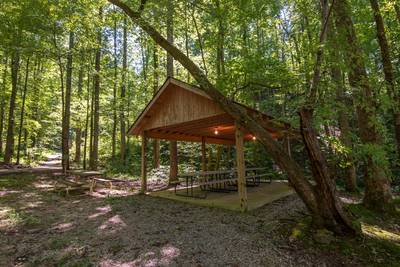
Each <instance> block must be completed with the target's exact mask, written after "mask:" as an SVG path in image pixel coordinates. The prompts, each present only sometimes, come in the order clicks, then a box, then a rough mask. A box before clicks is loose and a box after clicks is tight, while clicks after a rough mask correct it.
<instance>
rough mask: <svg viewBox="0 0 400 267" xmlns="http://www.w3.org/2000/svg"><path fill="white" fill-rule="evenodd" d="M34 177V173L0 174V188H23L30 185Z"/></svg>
mask: <svg viewBox="0 0 400 267" xmlns="http://www.w3.org/2000/svg"><path fill="white" fill-rule="evenodd" d="M35 179H36V175H34V174H22V175H18V174H13V175H5V176H0V189H1V188H7V189H23V188H26V187H27V186H29V185H31V184H32V183H33V181H35Z"/></svg>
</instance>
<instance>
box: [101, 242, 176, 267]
mask: <svg viewBox="0 0 400 267" xmlns="http://www.w3.org/2000/svg"><path fill="white" fill-rule="evenodd" d="M180 255H181V251H180V249H179V248H177V247H175V246H173V245H170V244H169V245H165V246H163V247H161V248H160V249H159V250H154V251H153V250H151V251H146V252H143V253H141V254H140V255H139V256H138V257H137V258H136V259H135V260H133V261H127V262H121V261H117V260H111V259H107V260H104V261H102V262H100V264H99V266H103V267H105V266H114V267H125V266H146V267H153V266H169V265H173V260H174V259H176V258H177V257H179V256H180Z"/></svg>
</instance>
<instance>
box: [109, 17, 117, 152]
mask: <svg viewBox="0 0 400 267" xmlns="http://www.w3.org/2000/svg"><path fill="white" fill-rule="evenodd" d="M113 37H114V55H113V56H114V87H113V130H112V140H111V156H112V158H113V159H115V153H116V144H117V124H118V117H117V77H118V63H117V20H116V19H114V34H113Z"/></svg>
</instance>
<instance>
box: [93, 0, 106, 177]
mask: <svg viewBox="0 0 400 267" xmlns="http://www.w3.org/2000/svg"><path fill="white" fill-rule="evenodd" d="M102 16H103V9H102V8H100V10H99V17H100V18H102ZM97 42H98V46H99V48H97V51H96V59H95V70H96V72H95V75H94V90H93V98H94V103H93V104H94V108H93V147H92V156H91V158H90V169H91V170H97V167H98V164H99V135H100V67H101V62H100V60H101V48H100V47H101V44H102V34H101V31H100V30H99V32H98V37H97Z"/></svg>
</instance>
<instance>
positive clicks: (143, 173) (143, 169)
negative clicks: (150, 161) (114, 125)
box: [140, 132, 147, 194]
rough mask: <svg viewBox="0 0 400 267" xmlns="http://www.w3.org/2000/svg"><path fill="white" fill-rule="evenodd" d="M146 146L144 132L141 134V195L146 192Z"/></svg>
mask: <svg viewBox="0 0 400 267" xmlns="http://www.w3.org/2000/svg"><path fill="white" fill-rule="evenodd" d="M146 146H147V136H146V132H143V134H142V165H141V178H142V180H141V189H140V192H141V193H142V194H144V193H146V191H147V168H146V167H147V166H146V165H147V164H146Z"/></svg>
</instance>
